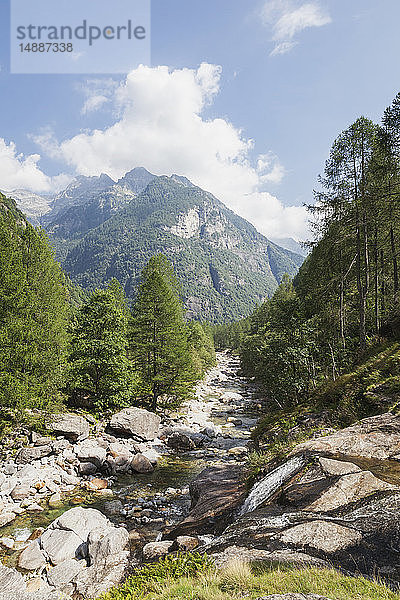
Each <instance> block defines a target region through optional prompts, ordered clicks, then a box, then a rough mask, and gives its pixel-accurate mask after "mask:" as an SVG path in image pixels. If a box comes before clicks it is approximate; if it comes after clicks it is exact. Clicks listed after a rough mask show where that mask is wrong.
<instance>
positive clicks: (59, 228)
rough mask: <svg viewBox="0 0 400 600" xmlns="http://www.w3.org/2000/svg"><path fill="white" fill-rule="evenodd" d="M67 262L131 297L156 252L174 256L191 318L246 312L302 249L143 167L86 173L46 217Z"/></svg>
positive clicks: (80, 278)
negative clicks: (116, 176)
mask: <svg viewBox="0 0 400 600" xmlns="http://www.w3.org/2000/svg"><path fill="white" fill-rule="evenodd" d="M41 224H42V226H43V227H44V228H45V229H46V231H47V232H48V233H49V235H50V236H51V239H52V242H53V244H54V246H55V248H56V250H57V256H58V258H59V259H60V261H61V263H62V266H63V268H64V269H65V271H66V272H67V274H68V275H69V276H70V277H71V279H72V280H73V281H74V282H76V283H78V284H79V285H81V286H82V287H84V288H89V289H92V288H94V287H96V286H101V285H103V284H104V283H106V282H107V281H109V280H110V279H111V278H112V277H116V278H117V279H118V280H119V281H120V282H121V284H122V285H123V286H124V289H125V292H126V294H127V296H128V298H129V299H130V300H133V298H134V297H135V294H136V290H137V286H138V283H139V276H140V273H141V271H142V269H143V267H144V265H145V264H146V262H147V261H148V260H149V259H150V258H151V256H153V255H154V254H158V253H163V254H165V255H166V256H167V257H168V258H169V259H170V260H171V262H172V263H173V265H174V268H175V270H176V273H177V276H178V278H179V280H180V281H181V283H182V294H183V298H184V301H185V306H186V309H187V311H188V316H189V317H194V318H201V319H203V320H205V319H207V320H210V321H214V322H222V321H227V320H233V319H237V318H241V317H243V316H245V315H248V314H249V313H250V312H251V310H252V309H253V308H254V307H255V306H256V305H257V304H259V303H260V302H262V301H263V300H264V299H265V298H266V297H267V296H270V295H271V294H272V293H273V292H274V290H275V289H276V287H277V285H278V284H279V282H280V281H281V279H282V276H283V275H284V273H288V274H289V275H291V276H294V275H295V274H296V272H297V270H298V268H299V267H300V265H301V263H302V261H303V257H301V256H299V255H298V254H296V253H294V252H291V251H290V250H286V249H283V248H281V247H279V246H278V245H277V244H274V243H272V242H270V241H269V240H268V239H266V238H265V237H264V236H263V235H261V234H260V233H258V232H257V230H256V229H255V228H254V227H253V226H252V225H251V224H250V223H248V222H247V221H246V220H245V219H242V218H241V217H239V216H237V215H236V214H235V213H233V212H232V211H231V210H229V209H228V208H227V207H226V206H225V205H224V204H222V202H220V201H219V200H217V199H216V198H215V197H214V196H212V194H210V193H207V192H205V191H203V190H202V189H200V188H198V187H196V186H194V185H193V184H192V183H191V182H190V181H189V180H188V179H186V178H185V177H180V176H177V175H173V176H172V177H157V176H155V175H152V174H151V173H149V172H148V171H146V169H143V168H136V169H133V170H132V171H130V172H129V173H127V174H126V175H125V176H124V177H123V178H121V179H120V180H119V181H118V182H117V183H114V182H113V181H112V180H111V179H110V178H109V177H108V176H106V175H101V176H100V177H79V178H78V179H77V180H75V181H74V182H72V183H71V184H70V185H69V186H68V188H67V189H66V190H65V191H64V192H62V193H60V194H59V195H58V196H57V197H56V198H55V199H54V200H53V203H52V205H51V210H50V212H48V213H47V214H46V215H45V216H44V217H43V218H42V220H41Z"/></svg>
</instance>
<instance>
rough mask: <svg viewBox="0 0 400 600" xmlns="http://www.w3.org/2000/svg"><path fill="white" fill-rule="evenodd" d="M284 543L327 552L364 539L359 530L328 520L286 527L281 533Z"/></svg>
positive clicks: (353, 544)
mask: <svg viewBox="0 0 400 600" xmlns="http://www.w3.org/2000/svg"><path fill="white" fill-rule="evenodd" d="M279 539H280V541H281V542H283V543H284V544H289V545H291V546H296V547H300V548H305V547H309V548H313V549H315V550H320V551H322V552H324V553H326V554H332V553H334V552H337V551H338V550H344V549H346V548H348V547H349V546H355V545H357V544H359V543H360V542H361V540H362V535H361V533H360V532H359V531H356V530H354V529H349V528H348V527H342V526H341V525H337V524H336V523H329V522H327V521H311V522H309V523H301V524H300V525H296V526H295V527H291V528H290V529H286V531H284V532H283V533H282V534H280V535H279Z"/></svg>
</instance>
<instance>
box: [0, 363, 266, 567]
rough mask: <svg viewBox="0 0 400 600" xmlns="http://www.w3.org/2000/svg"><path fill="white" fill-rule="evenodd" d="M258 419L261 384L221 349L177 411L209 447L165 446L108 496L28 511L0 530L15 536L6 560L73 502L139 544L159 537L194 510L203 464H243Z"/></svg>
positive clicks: (178, 422)
mask: <svg viewBox="0 0 400 600" xmlns="http://www.w3.org/2000/svg"><path fill="white" fill-rule="evenodd" d="M256 421H257V389H256V387H255V386H254V384H251V383H249V382H247V381H246V380H245V379H243V378H242V377H240V375H239V360H238V358H237V357H235V356H233V355H231V354H229V353H228V352H220V353H217V365H216V366H215V367H214V368H212V369H211V370H210V371H208V373H207V374H206V376H205V378H204V380H203V381H201V382H200V383H199V384H198V385H197V387H196V394H195V397H194V398H192V399H191V400H189V401H188V402H186V403H185V404H184V405H183V406H182V407H181V408H180V410H179V412H178V413H177V414H176V415H174V422H173V427H174V429H176V430H180V431H183V432H186V433H187V434H194V435H197V436H201V435H202V434H201V432H202V431H204V430H206V431H207V432H208V433H209V434H211V435H212V437H208V436H207V437H205V436H203V437H204V440H205V442H206V443H205V446H204V447H200V448H198V449H196V450H192V451H187V452H182V451H180V452H172V451H170V450H169V451H166V448H165V446H164V447H163V448H160V451H161V452H164V456H163V457H162V458H161V459H160V461H159V463H158V466H157V468H156V469H155V470H154V471H153V472H152V473H148V474H143V475H135V476H129V477H120V478H119V479H118V480H117V481H116V482H115V485H114V486H113V488H112V490H111V491H110V493H109V495H108V496H107V497H104V496H102V497H99V496H98V495H96V494H93V493H92V494H88V493H82V491H81V490H79V491H77V493H75V494H74V495H72V496H70V497H69V498H68V500H67V501H66V502H65V503H64V504H63V505H62V506H60V507H59V508H49V507H48V506H46V507H45V510H44V511H43V512H41V513H39V514H34V513H33V514H32V513H31V514H28V513H25V514H23V515H21V516H19V517H17V518H16V519H15V520H14V521H13V522H12V523H11V524H10V525H8V526H6V527H3V528H2V529H1V530H0V537H7V538H12V539H14V540H15V541H16V542H17V543H16V544H15V546H14V549H13V550H3V551H2V560H3V562H4V563H5V564H7V565H8V566H15V564H16V559H17V557H18V553H19V550H20V549H21V548H23V547H24V545H25V543H26V540H27V539H28V538H29V537H30V536H31V534H32V533H33V532H34V531H35V530H37V529H38V528H44V527H47V525H49V524H50V523H51V522H52V521H53V520H54V519H56V518H57V517H58V516H59V515H60V514H62V513H63V512H64V511H66V510H68V509H69V508H71V506H77V505H81V506H84V507H89V506H90V507H93V508H97V509H99V510H101V511H102V512H104V513H105V514H106V515H107V517H108V518H110V519H111V520H112V521H113V522H114V523H115V524H118V525H121V526H125V527H127V528H128V529H129V530H130V531H137V533H138V535H137V538H138V545H143V544H144V543H145V542H147V541H151V540H155V539H157V538H159V537H160V535H161V532H162V531H163V529H164V528H165V527H167V526H170V525H173V524H175V523H178V522H179V521H180V520H182V519H183V518H184V517H185V516H186V515H187V513H188V511H189V509H190V496H189V489H188V484H189V482H190V480H191V479H193V478H194V477H195V476H196V475H197V474H198V473H199V472H200V471H201V470H203V468H205V467H206V466H212V465H221V464H235V465H236V464H241V463H243V462H245V461H246V458H247V446H248V443H249V438H250V434H251V428H252V427H254V425H255V423H256Z"/></svg>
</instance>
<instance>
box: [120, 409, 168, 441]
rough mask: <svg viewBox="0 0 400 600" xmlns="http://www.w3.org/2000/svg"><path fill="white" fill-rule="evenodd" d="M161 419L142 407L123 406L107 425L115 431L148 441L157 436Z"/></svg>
mask: <svg viewBox="0 0 400 600" xmlns="http://www.w3.org/2000/svg"><path fill="white" fill-rule="evenodd" d="M160 423H161V419H160V417H159V416H158V415H156V414H155V413H152V412H149V411H148V410H145V409H143V408H134V407H131V408H124V409H123V410H121V411H120V412H118V413H115V414H114V415H113V416H112V418H111V421H110V423H109V427H110V429H111V430H112V431H115V432H116V433H119V434H122V435H125V436H129V437H132V438H134V439H135V440H139V441H150V440H154V438H156V437H157V434H158V429H159V427H160Z"/></svg>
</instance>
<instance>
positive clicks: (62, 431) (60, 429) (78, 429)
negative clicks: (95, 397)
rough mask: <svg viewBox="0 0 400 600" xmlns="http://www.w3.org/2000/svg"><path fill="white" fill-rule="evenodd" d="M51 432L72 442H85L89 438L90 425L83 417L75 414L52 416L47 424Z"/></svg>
mask: <svg viewBox="0 0 400 600" xmlns="http://www.w3.org/2000/svg"><path fill="white" fill-rule="evenodd" d="M46 426H47V428H48V429H49V430H50V431H53V432H54V433H55V434H57V435H62V436H64V437H66V438H68V439H70V440H73V441H76V440H84V439H86V438H87V437H89V431H90V428H89V423H88V422H87V421H86V419H84V418H83V417H81V416H79V415H76V414H74V413H60V414H56V415H52V416H51V418H50V419H49V420H48V422H47V424H46Z"/></svg>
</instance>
